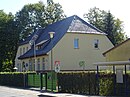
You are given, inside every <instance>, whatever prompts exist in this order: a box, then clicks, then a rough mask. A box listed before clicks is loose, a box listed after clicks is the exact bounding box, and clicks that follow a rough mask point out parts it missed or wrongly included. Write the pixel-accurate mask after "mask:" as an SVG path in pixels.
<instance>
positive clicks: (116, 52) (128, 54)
mask: <svg viewBox="0 0 130 97" xmlns="http://www.w3.org/2000/svg"><path fill="white" fill-rule="evenodd" d="M103 55H104V56H105V57H106V61H129V60H130V38H128V39H127V40H125V41H124V42H122V43H120V44H118V45H117V46H115V47H113V48H111V49H109V50H107V51H106V52H104V53H103Z"/></svg>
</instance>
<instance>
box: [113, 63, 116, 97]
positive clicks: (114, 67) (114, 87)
mask: <svg viewBox="0 0 130 97" xmlns="http://www.w3.org/2000/svg"><path fill="white" fill-rule="evenodd" d="M113 76H114V95H116V74H115V66H114V65H113Z"/></svg>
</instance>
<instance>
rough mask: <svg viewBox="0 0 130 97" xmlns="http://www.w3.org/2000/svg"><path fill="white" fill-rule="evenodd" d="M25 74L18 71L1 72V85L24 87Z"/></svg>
mask: <svg viewBox="0 0 130 97" xmlns="http://www.w3.org/2000/svg"><path fill="white" fill-rule="evenodd" d="M23 75H24V74H23V73H18V72H0V85H4V86H13V87H23V86H24V78H23V77H24V76H23Z"/></svg>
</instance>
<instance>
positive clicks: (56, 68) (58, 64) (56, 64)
mask: <svg viewBox="0 0 130 97" xmlns="http://www.w3.org/2000/svg"><path fill="white" fill-rule="evenodd" d="M55 72H60V61H55Z"/></svg>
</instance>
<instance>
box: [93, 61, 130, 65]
mask: <svg viewBox="0 0 130 97" xmlns="http://www.w3.org/2000/svg"><path fill="white" fill-rule="evenodd" d="M93 65H96V66H121V65H130V61H111V62H97V63H93Z"/></svg>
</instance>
